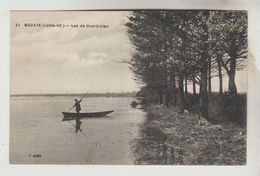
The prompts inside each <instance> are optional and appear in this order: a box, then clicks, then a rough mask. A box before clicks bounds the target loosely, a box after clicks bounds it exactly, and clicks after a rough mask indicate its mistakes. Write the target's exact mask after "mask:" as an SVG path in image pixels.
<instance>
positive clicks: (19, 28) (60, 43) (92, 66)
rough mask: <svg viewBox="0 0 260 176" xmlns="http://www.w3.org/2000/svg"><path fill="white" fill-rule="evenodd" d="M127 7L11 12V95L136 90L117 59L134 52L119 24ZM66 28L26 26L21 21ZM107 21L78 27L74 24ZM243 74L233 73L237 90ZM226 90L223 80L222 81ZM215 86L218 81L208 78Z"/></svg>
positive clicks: (244, 80) (125, 67)
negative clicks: (105, 9)
mask: <svg viewBox="0 0 260 176" xmlns="http://www.w3.org/2000/svg"><path fill="white" fill-rule="evenodd" d="M129 15H130V12H127V11H121V12H120V11H116V12H115V11H96V12H95V11H88V12H86V11H85V12H83V11H74V12H73V11H67V12H62V11H60V12H57V11H56V12H55V11H52V12H51V11H31V12H30V11H27V12H26V11H23V12H19V11H13V12H12V14H11V94H31V93H85V92H102V93H104V92H128V91H129V92H131V91H137V90H138V89H139V87H138V85H137V84H136V83H135V81H134V80H133V77H134V75H133V74H132V73H131V71H130V70H129V67H128V65H127V64H124V63H122V62H121V61H122V60H129V59H130V58H131V53H132V51H133V49H132V47H131V44H130V41H129V39H128V37H127V34H126V27H125V26H124V23H126V22H127V17H128V16H129ZM38 23H41V24H65V25H69V26H68V27H65V28H62V27H48V28H47V27H25V26H24V24H38ZM81 24H84V25H86V24H89V25H96V24H98V25H106V26H108V28H86V27H85V28H84V27H83V28H80V27H76V25H81ZM246 76H247V74H246V72H245V71H244V72H240V73H238V74H237V80H236V81H237V87H238V91H239V92H244V91H246V87H247V77H246ZM224 86H225V87H224V89H225V90H227V84H225V83H224ZM212 87H213V88H212V89H213V91H214V90H215V91H216V90H217V89H218V81H217V79H213V81H212Z"/></svg>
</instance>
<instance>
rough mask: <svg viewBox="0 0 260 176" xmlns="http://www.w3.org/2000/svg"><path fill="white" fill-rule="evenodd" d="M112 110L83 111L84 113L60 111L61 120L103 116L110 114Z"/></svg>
mask: <svg viewBox="0 0 260 176" xmlns="http://www.w3.org/2000/svg"><path fill="white" fill-rule="evenodd" d="M112 112H114V111H100V112H84V113H75V112H62V114H63V119H62V121H68V120H76V119H77V118H80V119H83V118H92V117H104V116H106V115H107V114H110V113H112Z"/></svg>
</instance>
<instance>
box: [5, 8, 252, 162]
mask: <svg viewBox="0 0 260 176" xmlns="http://www.w3.org/2000/svg"><path fill="white" fill-rule="evenodd" d="M10 25H11V31H10V41H11V42H10V43H11V46H10V55H11V59H10V124H9V125H10V136H9V162H10V164H66V165H246V164H247V93H248V91H247V90H248V59H249V57H250V55H249V54H248V12H247V11H245V10H207V9H205V10H169V9H167V10H162V9H161V10H148V9H145V10H141V9H139V10H121V11H119V10H103V11H102V10H89V11H84V10H83V11H37V10H36V11H22V10H21V11H19V10H17V11H15V10H14V11H11V21H10Z"/></svg>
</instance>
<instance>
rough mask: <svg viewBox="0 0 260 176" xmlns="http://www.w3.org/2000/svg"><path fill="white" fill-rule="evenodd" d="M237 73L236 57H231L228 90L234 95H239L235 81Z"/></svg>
mask: <svg viewBox="0 0 260 176" xmlns="http://www.w3.org/2000/svg"><path fill="white" fill-rule="evenodd" d="M235 75H236V59H235V58H231V62H230V71H229V74H228V78H229V79H228V91H229V94H230V95H232V96H235V95H237V87H236V83H235Z"/></svg>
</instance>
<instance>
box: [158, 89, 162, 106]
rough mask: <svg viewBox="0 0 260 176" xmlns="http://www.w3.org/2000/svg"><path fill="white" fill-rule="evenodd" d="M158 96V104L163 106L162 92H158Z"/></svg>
mask: <svg viewBox="0 0 260 176" xmlns="http://www.w3.org/2000/svg"><path fill="white" fill-rule="evenodd" d="M158 95H159V103H160V104H163V92H162V90H159V92H158Z"/></svg>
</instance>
